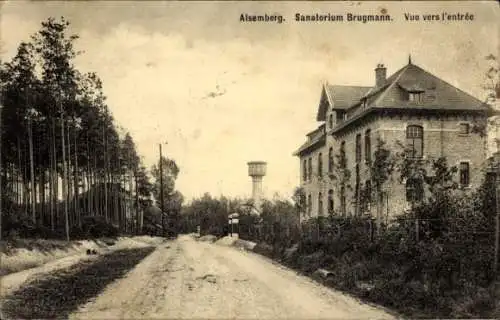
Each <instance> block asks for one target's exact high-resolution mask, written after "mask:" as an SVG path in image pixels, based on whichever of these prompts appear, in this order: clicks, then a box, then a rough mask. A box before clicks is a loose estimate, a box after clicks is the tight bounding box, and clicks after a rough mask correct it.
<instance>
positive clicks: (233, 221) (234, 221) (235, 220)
mask: <svg viewBox="0 0 500 320" xmlns="http://www.w3.org/2000/svg"><path fill="white" fill-rule="evenodd" d="M239 216H240V215H239V214H238V213H232V214H230V215H229V221H228V223H229V224H230V225H231V231H230V232H231V237H232V236H233V233H234V225H235V224H239V222H240V221H239V219H238V218H239ZM238 229H239V228H238Z"/></svg>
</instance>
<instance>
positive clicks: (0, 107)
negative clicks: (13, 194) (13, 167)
mask: <svg viewBox="0 0 500 320" xmlns="http://www.w3.org/2000/svg"><path fill="white" fill-rule="evenodd" d="M2 113H3V104H2V103H1V102H0V240H2V215H3V213H2V208H3V207H2V202H3V193H2V192H3V189H2V175H3V167H2V164H3V163H2V130H3V124H2Z"/></svg>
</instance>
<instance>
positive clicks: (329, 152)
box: [328, 147, 333, 173]
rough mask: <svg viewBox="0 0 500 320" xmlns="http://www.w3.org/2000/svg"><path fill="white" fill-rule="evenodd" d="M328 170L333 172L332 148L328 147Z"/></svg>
mask: <svg viewBox="0 0 500 320" xmlns="http://www.w3.org/2000/svg"><path fill="white" fill-rule="evenodd" d="M328 172H329V173H332V172H333V148H332V147H330V149H328Z"/></svg>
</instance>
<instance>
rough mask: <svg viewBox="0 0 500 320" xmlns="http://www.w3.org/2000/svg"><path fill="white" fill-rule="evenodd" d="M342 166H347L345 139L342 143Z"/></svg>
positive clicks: (340, 164)
mask: <svg viewBox="0 0 500 320" xmlns="http://www.w3.org/2000/svg"><path fill="white" fill-rule="evenodd" d="M339 166H340V167H341V168H347V155H346V154H345V141H342V143H341V144H340V163H339Z"/></svg>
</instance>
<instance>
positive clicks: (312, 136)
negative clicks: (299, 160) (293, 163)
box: [293, 124, 326, 156]
mask: <svg viewBox="0 0 500 320" xmlns="http://www.w3.org/2000/svg"><path fill="white" fill-rule="evenodd" d="M307 137H308V140H307V141H306V142H305V143H304V144H303V145H301V146H300V148H299V149H298V150H297V151H295V152H294V153H293V155H294V156H300V155H301V154H302V153H303V152H304V151H306V150H311V149H315V148H316V147H320V146H323V145H324V144H325V142H326V132H325V125H324V124H322V125H321V126H319V127H318V128H316V129H315V130H313V131H311V132H309V133H308V134H307Z"/></svg>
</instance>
